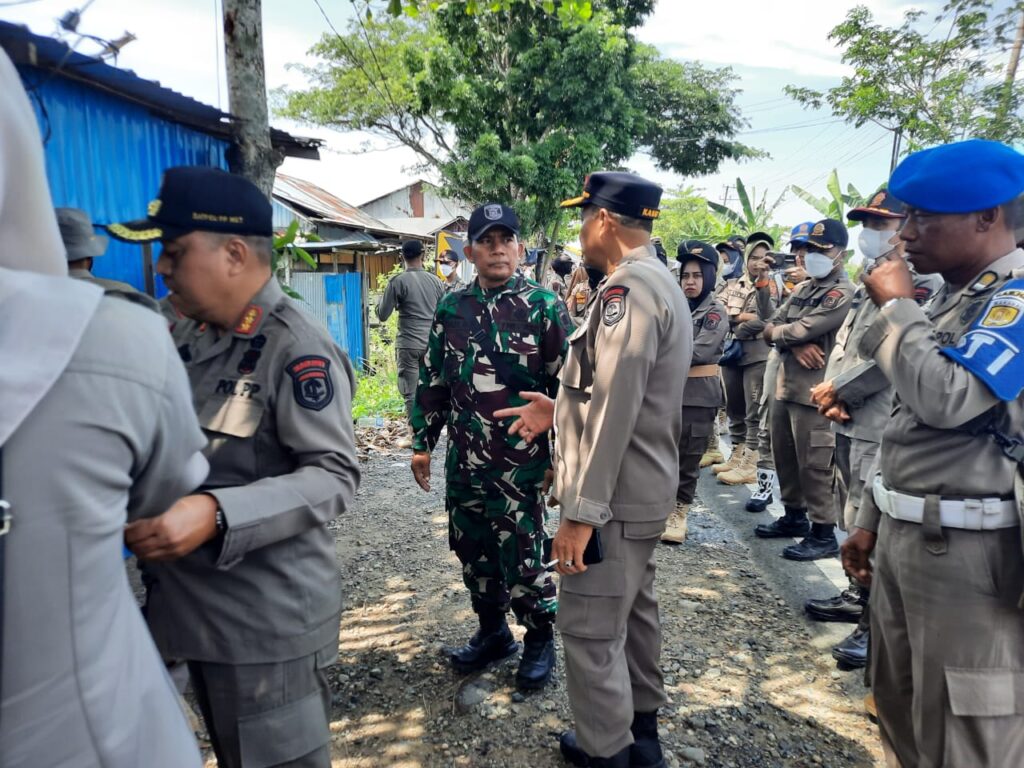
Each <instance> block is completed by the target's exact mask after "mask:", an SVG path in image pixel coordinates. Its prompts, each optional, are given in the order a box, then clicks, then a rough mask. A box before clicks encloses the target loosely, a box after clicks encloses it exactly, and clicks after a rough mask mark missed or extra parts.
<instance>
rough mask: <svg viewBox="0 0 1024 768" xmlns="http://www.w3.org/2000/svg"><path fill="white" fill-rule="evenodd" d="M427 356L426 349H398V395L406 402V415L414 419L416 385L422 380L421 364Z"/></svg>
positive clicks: (396, 358) (396, 352) (396, 357)
mask: <svg viewBox="0 0 1024 768" xmlns="http://www.w3.org/2000/svg"><path fill="white" fill-rule="evenodd" d="M425 354H427V350H426V348H424V349H396V350H395V360H396V362H397V363H398V394H400V395H401V396H402V399H403V400H405V415H406V416H407V417H409V418H412V400H413V398H414V397H415V396H416V384H417V383H418V382H419V378H420V362H421V361H422V360H423V356H424V355H425Z"/></svg>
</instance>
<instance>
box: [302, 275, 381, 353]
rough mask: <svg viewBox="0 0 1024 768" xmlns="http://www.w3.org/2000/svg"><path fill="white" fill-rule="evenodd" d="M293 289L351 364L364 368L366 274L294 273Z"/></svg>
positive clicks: (303, 306)
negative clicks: (364, 286) (364, 291)
mask: <svg viewBox="0 0 1024 768" xmlns="http://www.w3.org/2000/svg"><path fill="white" fill-rule="evenodd" d="M292 288H294V289H295V290H296V291H297V292H298V293H299V294H301V295H302V298H303V301H301V302H299V304H300V305H301V306H302V308H303V309H305V310H306V311H307V312H309V314H311V315H312V316H313V317H315V318H316V319H317V321H319V322H320V323H321V324H322V325H323V326H324V327H325V328H327V331H328V333H330V334H331V338H332V339H334V340H335V341H336V342H337V343H338V346H339V347H341V348H342V349H343V350H345V352H346V354H348V357H349V359H350V360H351V361H352V365H354V366H355V367H356V368H358V369H360V370H362V369H363V360H364V358H365V357H366V350H365V349H364V348H363V276H362V275H361V274H360V273H358V272H348V273H341V274H334V273H331V274H320V273H317V272H293V273H292Z"/></svg>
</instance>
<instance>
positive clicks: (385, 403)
mask: <svg viewBox="0 0 1024 768" xmlns="http://www.w3.org/2000/svg"><path fill="white" fill-rule="evenodd" d="M381 277H382V279H383V275H382V276H381ZM382 284H383V283H382ZM397 334H398V316H397V315H392V316H391V317H389V318H388V319H387V321H386V322H383V323H381V324H380V325H377V326H371V327H370V334H369V336H370V355H369V358H368V359H367V361H366V368H365V370H364V371H363V372H361V373H359V374H357V376H356V394H355V397H354V398H353V399H352V418H353V419H360V418H362V417H363V416H383V417H385V418H392V419H397V418H404V417H405V401H404V400H403V399H402V396H401V395H400V394H399V393H398V364H397V362H396V360H395V346H394V341H395V336H396V335H397Z"/></svg>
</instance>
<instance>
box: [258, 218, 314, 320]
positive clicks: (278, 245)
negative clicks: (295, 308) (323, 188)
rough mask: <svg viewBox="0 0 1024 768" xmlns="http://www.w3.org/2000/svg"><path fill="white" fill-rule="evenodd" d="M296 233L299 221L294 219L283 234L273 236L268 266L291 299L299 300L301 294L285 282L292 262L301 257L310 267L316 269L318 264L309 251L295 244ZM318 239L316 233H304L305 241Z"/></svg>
mask: <svg viewBox="0 0 1024 768" xmlns="http://www.w3.org/2000/svg"><path fill="white" fill-rule="evenodd" d="M298 234H299V222H298V219H294V220H292V223H291V224H289V225H288V229H287V230H285V232H284V234H282V235H278V236H277V237H275V238H274V243H273V250H272V251H271V257H270V268H271V270H272V271H273V273H274V274H275V275H276V276H277V279H278V281H279V282H280V283H281V288H282V289H283V290H284V292H285V293H286V294H287V295H289V296H291V297H292V298H293V299H299V300H301V299H302V295H301V294H299V293H298V292H297V291H295V290H293V289H292V287H291V286H290V285H288V282H287V281H288V275H289V273H290V271H291V265H292V263H293V262H294V261H295V260H296V259H302V260H303V261H304V262H306V264H308V265H309V267H310V269H317V268H318V267H319V266H320V265H319V264H318V263H317V260H316V259H314V258H313V257H312V256H310V254H309V251H307V250H306V249H305V248H303V247H301V246H299V245H297V244H296V242H295V238H296V237H298ZM318 239H319V238H318V237H317V236H316V235H306V240H307V241H308V240H318ZM282 272H283V273H284V279H282Z"/></svg>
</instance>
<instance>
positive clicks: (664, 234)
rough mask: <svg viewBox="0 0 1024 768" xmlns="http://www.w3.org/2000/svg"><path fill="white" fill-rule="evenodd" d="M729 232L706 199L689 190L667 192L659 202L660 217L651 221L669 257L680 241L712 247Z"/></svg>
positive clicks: (681, 189)
mask: <svg viewBox="0 0 1024 768" xmlns="http://www.w3.org/2000/svg"><path fill="white" fill-rule="evenodd" d="M732 232H733V228H732V226H731V225H730V224H728V223H726V222H725V221H723V220H722V219H721V218H719V217H718V216H716V215H715V214H713V213H712V212H711V211H710V210H709V208H708V201H707V199H706V198H704V197H703V196H701V195H699V194H697V192H696V191H695V190H694V189H693V187H680V188H679V189H673V190H668V191H667V192H666V194H665V196H664V197H663V198H662V201H661V216H659V217H658V219H657V220H656V221H655V222H654V234H655V235H656V236H658V237H660V238H661V239H662V242H663V243H664V245H665V249H666V250H667V251H668V254H669V256H670V257H672V256H674V255H675V253H676V249H677V248H678V247H679V243H681V242H683V241H684V240H703V241H704V242H707V243H711V244H712V245H714V244H715V243H720V242H721V241H722V240H724V239H725V238H726V237H728V236H729V235H730V234H731V233H732Z"/></svg>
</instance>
